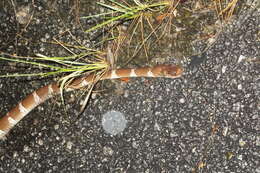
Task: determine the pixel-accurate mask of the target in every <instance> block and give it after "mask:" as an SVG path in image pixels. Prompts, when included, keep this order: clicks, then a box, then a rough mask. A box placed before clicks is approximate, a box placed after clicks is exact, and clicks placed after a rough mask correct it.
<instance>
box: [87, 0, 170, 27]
mask: <svg viewBox="0 0 260 173" xmlns="http://www.w3.org/2000/svg"><path fill="white" fill-rule="evenodd" d="M108 2H110V4H108V3H101V2H97V4H99V5H100V6H102V7H104V8H106V9H108V10H109V11H108V12H105V13H100V14H96V15H91V16H86V17H82V18H83V19H89V18H93V17H102V18H103V19H104V20H103V22H101V23H100V24H97V25H95V26H93V27H91V28H90V29H87V30H86V31H85V32H90V31H93V30H97V29H100V28H103V27H105V26H113V25H116V24H118V23H122V22H125V21H128V20H132V19H135V18H137V17H140V16H143V15H144V13H145V14H148V13H149V12H153V13H155V12H160V11H162V10H163V9H164V8H166V7H167V6H169V5H170V4H171V2H170V1H158V2H154V1H145V2H140V1H139V0H130V1H128V2H126V1H122V2H118V1H116V0H108Z"/></svg>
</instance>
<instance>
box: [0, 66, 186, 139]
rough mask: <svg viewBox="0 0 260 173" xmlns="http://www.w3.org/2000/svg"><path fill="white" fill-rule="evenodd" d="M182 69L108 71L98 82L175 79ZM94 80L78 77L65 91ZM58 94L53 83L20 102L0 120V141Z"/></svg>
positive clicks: (143, 68)
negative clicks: (108, 80)
mask: <svg viewBox="0 0 260 173" xmlns="http://www.w3.org/2000/svg"><path fill="white" fill-rule="evenodd" d="M182 72H183V70H182V68H181V67H180V66H177V65H167V64H164V65H156V66H154V67H141V68H136V69H130V68H124V69H117V70H109V71H107V72H106V73H104V74H103V75H102V77H101V78H100V80H105V79H116V78H126V77H129V78H132V77H165V78H177V77H180V76H181V75H182ZM94 78H95V75H94V74H90V75H86V76H82V77H79V78H77V79H75V80H74V81H72V82H71V83H70V84H69V85H68V86H67V88H66V91H71V90H74V89H80V88H83V87H85V86H87V85H89V84H91V83H93V79H94ZM59 93H60V88H59V85H58V83H56V82H54V83H51V84H49V85H46V86H43V87H41V88H39V89H37V90H35V91H34V92H32V93H31V94H29V95H28V96H27V97H25V99H23V100H22V101H20V102H19V103H18V104H17V105H16V106H15V107H14V108H13V109H11V110H10V111H9V112H8V113H6V115H5V116H3V117H2V118H1V119H0V139H4V138H5V136H6V134H7V133H8V132H9V131H10V130H11V129H12V128H13V127H14V126H15V125H16V124H17V123H18V122H19V121H20V120H21V119H22V118H24V117H25V116H26V115H27V114H28V113H29V112H30V111H32V110H33V109H34V108H35V107H37V106H38V105H40V104H41V103H43V102H45V101H46V100H47V99H49V98H51V97H52V96H54V95H57V94H59Z"/></svg>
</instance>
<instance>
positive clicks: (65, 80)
mask: <svg viewBox="0 0 260 173" xmlns="http://www.w3.org/2000/svg"><path fill="white" fill-rule="evenodd" d="M102 54H103V53H102V52H100V51H96V50H89V51H87V52H83V53H80V54H75V55H72V56H67V57H48V56H44V55H40V54H38V56H36V57H21V56H14V55H9V54H4V53H2V55H5V56H2V57H0V60H5V61H11V62H15V63H22V64H29V65H32V66H34V67H36V68H37V69H39V71H40V72H36V73H34V72H32V73H19V74H4V75H0V77H1V78H3V77H22V76H39V77H47V76H52V75H54V76H58V75H59V76H60V75H63V77H62V78H60V80H59V82H60V86H61V88H64V87H65V86H66V85H67V84H69V83H70V81H72V80H73V79H74V78H76V77H78V76H81V75H84V74H85V73H92V72H95V71H102V70H106V69H108V68H109V65H108V63H107V62H106V60H105V58H104V57H102ZM43 70H47V71H46V72H42V71H43Z"/></svg>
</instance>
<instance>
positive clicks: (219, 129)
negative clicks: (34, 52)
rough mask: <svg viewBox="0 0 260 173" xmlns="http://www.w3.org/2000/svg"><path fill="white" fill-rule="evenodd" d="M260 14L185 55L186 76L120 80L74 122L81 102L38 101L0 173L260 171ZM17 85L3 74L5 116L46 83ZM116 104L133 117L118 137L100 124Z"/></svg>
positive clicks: (0, 95) (12, 140) (5, 149)
mask: <svg viewBox="0 0 260 173" xmlns="http://www.w3.org/2000/svg"><path fill="white" fill-rule="evenodd" d="M259 14H260V13H259V11H254V12H253V13H251V14H250V15H246V14H241V16H239V17H238V18H237V19H236V20H235V21H233V22H232V23H230V24H229V25H227V26H226V27H225V28H224V30H225V31H224V32H223V33H221V34H220V35H219V37H218V39H217V40H216V42H215V43H214V44H213V46H212V47H210V48H209V49H208V50H207V51H206V52H205V53H204V54H203V55H201V56H200V57H187V58H185V59H183V60H182V61H181V64H182V65H183V67H184V69H185V73H184V75H183V76H182V77H181V78H179V79H174V80H173V79H149V78H141V79H133V80H130V81H129V82H128V83H123V82H120V81H116V82H115V83H116V85H120V86H121V88H120V89H117V90H120V91H113V92H103V93H102V92H101V93H95V94H94V95H92V99H91V101H90V104H89V107H88V108H87V109H86V110H85V112H84V113H83V115H82V116H81V117H80V118H79V120H78V121H76V122H74V121H71V120H70V119H73V120H75V119H76V118H77V117H76V115H77V112H78V110H79V109H78V107H79V106H78V105H77V104H76V103H75V101H71V102H72V103H73V104H67V105H66V107H67V109H68V111H67V114H66V113H64V112H65V111H64V110H63V105H61V104H60V101H59V98H55V99H51V100H49V101H48V102H46V103H44V104H43V105H41V106H39V107H38V108H37V109H35V110H34V111H33V112H31V113H30V115H29V116H28V117H26V118H25V119H24V120H22V121H21V122H20V123H19V125H17V126H16V127H15V128H14V129H13V130H12V131H11V133H10V134H9V136H8V139H7V140H5V141H1V142H0V172H218V173H221V172H223V173H224V172H241V173H246V172H248V173H253V172H255V173H260V153H259V149H260V136H259V134H260V133H259V130H260V119H259V113H260V100H259V98H260V97H259V94H260V64H259V62H260V51H259V50H260V44H259V39H260V35H259V34H260V33H259V24H260V15H259ZM202 47H203V46H202ZM198 49H200V45H198ZM7 51H8V50H7ZM196 58H197V59H198V58H199V59H200V60H199V61H197V60H195V59H196ZM168 62H174V58H171V57H169V58H168ZM15 81H16V79H7V80H5V79H0V89H1V90H0V105H1V106H2V107H1V108H0V110H1V112H2V113H1V114H3V113H5V112H6V111H7V110H8V109H9V108H10V107H12V104H13V105H14V104H15V103H17V101H18V100H19V99H21V98H22V97H24V96H25V95H26V93H29V92H28V91H26V90H22V89H21V88H29V89H28V90H30V91H32V90H33V88H37V87H39V86H41V85H43V84H44V83H45V82H44V81H41V82H40V83H39V84H38V82H37V81H35V82H33V83H30V84H26V83H24V82H17V83H16V82H15ZM111 85H112V86H113V85H115V84H114V83H112V84H111ZM17 88H19V89H18V90H17ZM75 95H77V93H76V92H75V93H71V94H68V95H67V96H66V97H68V98H71V99H72V100H73V97H75ZM74 99H75V98H74ZM69 102H70V101H69ZM112 110H114V111H118V112H120V113H121V114H120V115H122V116H123V119H124V121H126V126H125V127H124V128H121V129H120V131H122V130H123V131H122V132H120V131H118V133H116V132H115V131H113V135H111V134H109V133H108V132H107V131H106V130H104V129H103V126H104V122H103V123H102V117H103V115H104V114H105V113H107V112H109V111H112ZM121 118H122V117H121ZM114 123H122V121H114ZM118 126H120V127H121V126H122V124H118ZM111 128H112V127H109V129H110V130H111Z"/></svg>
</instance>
